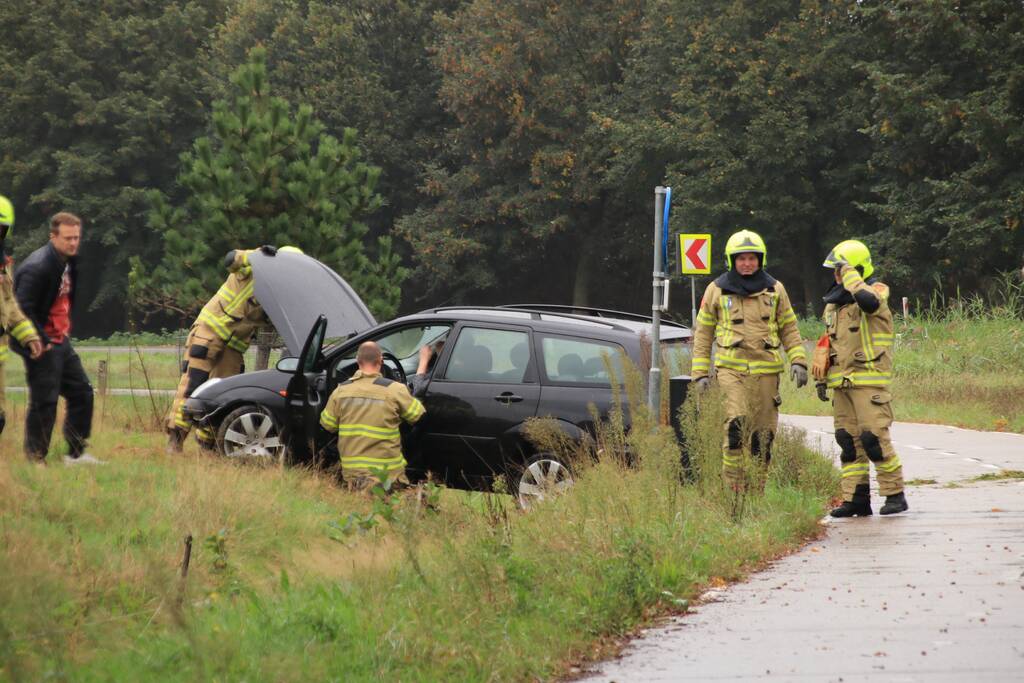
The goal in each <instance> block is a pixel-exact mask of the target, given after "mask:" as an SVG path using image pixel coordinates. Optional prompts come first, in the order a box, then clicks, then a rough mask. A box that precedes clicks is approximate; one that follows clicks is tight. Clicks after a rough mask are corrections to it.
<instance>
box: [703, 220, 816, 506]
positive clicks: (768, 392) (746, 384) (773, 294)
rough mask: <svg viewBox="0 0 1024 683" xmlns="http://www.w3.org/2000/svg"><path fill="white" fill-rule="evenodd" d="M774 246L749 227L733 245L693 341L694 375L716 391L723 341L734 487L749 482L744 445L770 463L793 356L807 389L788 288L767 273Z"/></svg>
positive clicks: (725, 465)
mask: <svg viewBox="0 0 1024 683" xmlns="http://www.w3.org/2000/svg"><path fill="white" fill-rule="evenodd" d="M766 262H767V249H766V248H765V244H764V240H763V239H761V236H760V235H758V234H757V233H756V232H753V231H751V230H741V231H739V232H737V233H736V234H734V235H733V236H732V237H730V238H729V241H728V242H727V243H726V245H725V263H726V265H727V266H728V270H727V271H726V272H725V273H723V274H722V275H721V276H719V277H718V278H716V279H715V280H714V282H712V283H711V284H710V285H708V288H707V290H706V291H705V292H704V298H703V299H701V302H700V312H699V313H698V314H697V324H696V326H695V327H696V330H695V331H694V337H693V364H692V368H691V373H690V374H691V375H692V376H693V380H694V383H695V384H696V385H697V387H698V388H701V389H704V388H706V387H707V386H708V384H709V382H710V379H709V373H710V370H711V344H712V342H717V344H718V348H717V351H716V353H715V369H716V373H717V376H718V385H719V386H720V387H721V390H722V392H723V393H724V395H725V407H726V418H725V426H724V429H725V437H724V443H723V446H722V474H723V477H724V478H725V482H726V484H728V485H729V486H730V487H731V488H732V489H733V490H735V491H738V490H740V489H741V488H742V487H743V485H744V481H743V452H744V446H746V445H747V444H746V443H744V442H745V441H747V439H748V438H749V447H750V454H751V455H752V456H753V457H754V458H755V459H757V460H759V461H761V462H763V463H764V464H765V465H767V464H768V463H769V462H770V461H771V448H772V441H773V440H774V438H775V431H776V429H777V427H778V423H779V404H780V403H782V399H781V398H780V397H779V375H780V374H781V373H782V371H783V369H784V367H785V359H786V357H788V358H789V362H790V377H791V378H792V379H793V381H794V382H796V385H797V386H798V387H802V386H804V385H805V384H807V353H806V352H805V351H804V347H803V341H802V340H801V339H800V330H799V329H797V324H796V314H795V313H793V306H792V305H791V304H790V301H789V295H788V294H787V293H786V288H785V287H783V286H782V283H781V282H779V281H778V280H776V279H775V278H773V277H772V276H771V275H769V274H768V273H767V272H766V271H765V269H764V268H765V264H766Z"/></svg>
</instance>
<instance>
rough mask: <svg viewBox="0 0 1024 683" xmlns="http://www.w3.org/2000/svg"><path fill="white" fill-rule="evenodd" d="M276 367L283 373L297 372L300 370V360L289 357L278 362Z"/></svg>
mask: <svg viewBox="0 0 1024 683" xmlns="http://www.w3.org/2000/svg"><path fill="white" fill-rule="evenodd" d="M274 367H275V368H277V369H278V370H280V371H281V372H295V371H296V370H298V369H299V359H298V358H296V357H295V356H288V357H286V358H282V359H281V360H279V361H277V365H275V366H274Z"/></svg>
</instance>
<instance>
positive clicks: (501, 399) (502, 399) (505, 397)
mask: <svg viewBox="0 0 1024 683" xmlns="http://www.w3.org/2000/svg"><path fill="white" fill-rule="evenodd" d="M494 400H495V401H497V402H498V403H519V402H520V401H522V400H523V397H522V396H517V395H516V394H513V393H512V392H511V391H503V392H501V393H500V394H498V395H497V396H495V397H494Z"/></svg>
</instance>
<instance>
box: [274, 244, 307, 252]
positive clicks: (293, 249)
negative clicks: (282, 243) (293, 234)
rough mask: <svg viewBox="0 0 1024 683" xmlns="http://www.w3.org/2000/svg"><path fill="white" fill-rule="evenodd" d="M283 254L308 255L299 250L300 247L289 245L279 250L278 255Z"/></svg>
mask: <svg viewBox="0 0 1024 683" xmlns="http://www.w3.org/2000/svg"><path fill="white" fill-rule="evenodd" d="M281 252H284V253H289V252H290V253H292V254H305V253H306V252H304V251H302V250H301V249H299V248H298V247H293V246H291V245H288V246H287V247H281V248H280V249H278V250H277V253H279V254H280V253H281Z"/></svg>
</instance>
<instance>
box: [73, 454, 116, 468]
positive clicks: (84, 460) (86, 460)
mask: <svg viewBox="0 0 1024 683" xmlns="http://www.w3.org/2000/svg"><path fill="white" fill-rule="evenodd" d="M64 464H65V465H67V466H69V467H70V466H72V465H106V464H107V461H106V460H100V459H99V458H95V457H93V456H92V455H90V454H88V453H82V454H81V455H80V456H78V457H77V458H72V457H71V456H70V455H65V456H64Z"/></svg>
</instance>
